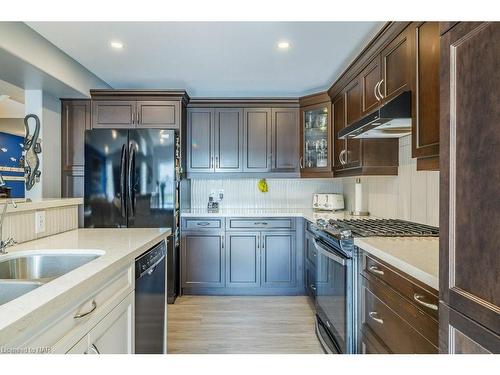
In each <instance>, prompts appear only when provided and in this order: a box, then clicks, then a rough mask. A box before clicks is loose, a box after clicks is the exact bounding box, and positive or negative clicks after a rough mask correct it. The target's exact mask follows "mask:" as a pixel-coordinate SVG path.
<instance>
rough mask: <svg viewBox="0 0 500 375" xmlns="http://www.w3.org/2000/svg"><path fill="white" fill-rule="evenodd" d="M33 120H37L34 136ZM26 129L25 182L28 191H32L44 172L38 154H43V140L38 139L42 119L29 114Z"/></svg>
mask: <svg viewBox="0 0 500 375" xmlns="http://www.w3.org/2000/svg"><path fill="white" fill-rule="evenodd" d="M30 118H32V119H34V120H35V131H34V133H33V135H31V133H30V127H29V124H28V120H29V119H30ZM24 128H25V129H26V136H25V138H24V151H25V155H24V159H23V161H24V180H25V181H26V190H31V188H32V187H33V185H35V183H36V182H39V181H40V176H41V175H42V172H41V171H40V170H39V168H40V160H39V159H38V154H40V153H41V152H42V145H41V140H40V139H39V138H38V137H39V135H40V119H39V118H38V116H37V115H34V114H29V115H27V116H26V117H25V118H24Z"/></svg>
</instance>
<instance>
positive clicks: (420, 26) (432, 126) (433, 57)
mask: <svg viewBox="0 0 500 375" xmlns="http://www.w3.org/2000/svg"><path fill="white" fill-rule="evenodd" d="M411 31H412V32H413V33H414V40H415V43H414V56H415V59H414V61H415V67H414V69H413V72H414V75H415V76H414V77H413V79H412V82H413V90H412V93H413V95H412V113H413V114H414V115H413V119H412V157H414V158H417V169H420V170H422V169H426V170H438V169H439V59H440V53H439V51H440V50H439V42H440V39H439V22H418V23H415V24H412V26H411Z"/></svg>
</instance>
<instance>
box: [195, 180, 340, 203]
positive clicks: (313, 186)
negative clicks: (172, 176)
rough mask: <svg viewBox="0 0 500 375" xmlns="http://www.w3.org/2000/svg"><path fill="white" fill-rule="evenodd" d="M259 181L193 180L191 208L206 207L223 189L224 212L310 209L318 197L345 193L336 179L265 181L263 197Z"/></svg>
mask: <svg viewBox="0 0 500 375" xmlns="http://www.w3.org/2000/svg"><path fill="white" fill-rule="evenodd" d="M258 181H259V179H237V178H228V179H214V180H205V179H203V180H196V179H193V180H191V207H192V208H203V207H207V203H208V196H209V195H210V193H212V192H213V193H215V196H216V197H217V196H218V194H219V190H220V189H224V200H223V201H222V204H221V208H257V209H259V208H311V207H312V197H313V194H315V193H342V181H341V180H340V179H339V180H334V179H266V181H267V185H268V187H269V191H268V192H267V193H261V192H260V191H259V189H258V188H257V183H258Z"/></svg>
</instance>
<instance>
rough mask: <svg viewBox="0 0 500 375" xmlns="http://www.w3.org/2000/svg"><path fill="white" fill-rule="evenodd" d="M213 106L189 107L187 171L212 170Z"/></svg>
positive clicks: (213, 164) (213, 161)
mask: <svg viewBox="0 0 500 375" xmlns="http://www.w3.org/2000/svg"><path fill="white" fill-rule="evenodd" d="M214 114H215V110H214V109H213V108H190V109H189V110H188V127H187V143H188V147H187V172H188V173H189V172H213V171H214V168H215V160H214V116H215V115H214Z"/></svg>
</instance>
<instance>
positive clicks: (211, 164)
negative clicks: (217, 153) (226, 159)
mask: <svg viewBox="0 0 500 375" xmlns="http://www.w3.org/2000/svg"><path fill="white" fill-rule="evenodd" d="M213 167H214V157H213V156H211V157H210V168H213Z"/></svg>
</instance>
